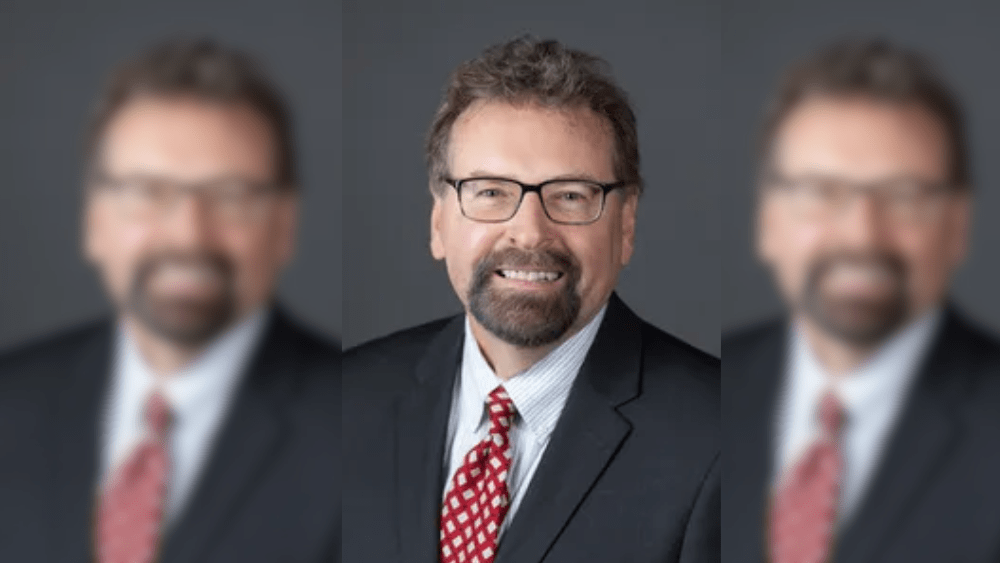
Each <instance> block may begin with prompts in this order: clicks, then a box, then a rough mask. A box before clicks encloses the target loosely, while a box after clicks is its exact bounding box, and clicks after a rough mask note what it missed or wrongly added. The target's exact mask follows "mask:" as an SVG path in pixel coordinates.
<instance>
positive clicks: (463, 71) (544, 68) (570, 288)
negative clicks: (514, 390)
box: [427, 38, 642, 347]
mask: <svg viewBox="0 0 1000 563" xmlns="http://www.w3.org/2000/svg"><path fill="white" fill-rule="evenodd" d="M427 158H428V168H429V174H430V188H431V193H432V194H433V196H434V209H433V212H432V217H431V250H432V253H433V254H434V257H435V258H438V259H443V260H445V262H446V265H447V269H448V275H449V277H450V279H451V282H452V285H453V286H454V288H455V291H456V293H457V294H458V296H459V298H460V299H461V300H462V302H463V304H464V305H465V307H466V309H467V310H468V311H469V313H470V314H471V315H472V317H473V318H474V319H475V320H476V321H477V322H478V323H479V324H481V325H482V326H483V327H484V328H486V329H487V330H489V331H490V332H491V333H493V334H494V335H496V336H497V337H499V338H500V339H502V340H504V341H506V342H508V343H510V344H513V345H516V346H520V347H538V346H545V345H547V344H551V343H553V342H556V341H558V340H559V339H560V338H561V337H563V336H564V335H566V334H568V333H570V332H573V331H575V330H578V329H579V328H580V327H581V326H582V325H583V324H585V323H586V322H587V321H588V320H589V319H591V318H592V317H593V316H594V315H595V314H596V313H597V311H599V310H600V308H601V307H602V306H603V305H604V303H605V302H606V301H607V299H608V297H609V296H610V294H611V292H612V290H613V289H614V287H615V284H616V283H617V279H618V273H619V272H620V271H621V268H622V267H623V266H624V265H625V264H626V263H627V262H628V260H629V258H630V257H631V255H632V248H633V241H634V236H635V211H636V204H637V199H638V196H639V193H640V191H641V189H642V179H641V177H640V175H639V149H638V137H637V134H636V123H635V115H634V114H633V112H632V109H631V107H630V106H629V103H628V100H627V98H626V96H625V94H624V92H622V90H621V89H619V88H618V86H616V85H615V83H614V81H613V80H612V79H611V78H610V76H609V74H608V72H607V70H606V64H605V63H604V61H602V60H601V59H599V58H597V57H594V56H592V55H589V54H586V53H583V52H581V51H576V50H573V49H569V48H567V47H565V46H563V45H561V44H559V43H558V42H556V41H538V40H535V39H532V38H518V39H514V40H512V41H509V42H507V43H504V44H502V45H498V46H495V47H491V48H489V49H487V50H486V51H485V52H484V53H483V54H482V55H481V56H479V57H478V58H476V59H473V60H471V61H468V62H465V63H463V64H462V65H461V66H459V67H458V69H457V70H456V71H455V73H454V74H453V76H452V79H451V82H450V84H449V86H448V91H447V93H446V94H445V99H444V102H443V103H442V105H441V107H440V108H439V110H438V112H437V116H436V117H435V120H434V123H433V125H432V127H431V132H430V136H429V139H428V143H427ZM554 180H556V181H555V182H553V181H554ZM519 183H520V184H521V185H519ZM522 185H526V186H528V188H527V189H524V188H523V187H522ZM539 185H541V186H540V187H538V186H539ZM532 187H536V188H537V190H535V191H532Z"/></svg>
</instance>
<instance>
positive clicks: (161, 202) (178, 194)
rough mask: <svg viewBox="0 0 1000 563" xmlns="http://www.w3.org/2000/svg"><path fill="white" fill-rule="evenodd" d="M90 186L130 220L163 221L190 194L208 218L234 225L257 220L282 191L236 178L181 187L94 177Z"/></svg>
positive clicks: (155, 180)
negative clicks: (158, 219) (199, 202)
mask: <svg viewBox="0 0 1000 563" xmlns="http://www.w3.org/2000/svg"><path fill="white" fill-rule="evenodd" d="M90 186H91V189H93V190H96V191H100V192H102V193H105V194H107V195H109V196H110V197H112V198H113V200H114V203H115V204H116V205H117V206H118V207H119V209H120V210H121V211H122V213H123V214H124V215H126V216H128V217H131V218H137V219H156V218H161V217H165V216H167V215H168V214H169V213H170V212H171V211H172V210H173V209H175V208H176V207H177V204H178V203H179V202H180V200H181V198H182V197H183V196H184V195H185V194H187V193H190V194H192V195H194V196H198V197H199V198H200V200H201V201H203V202H204V203H205V206H206V207H207V209H208V212H209V213H210V214H211V216H212V218H214V219H216V220H219V221H221V222H225V223H237V224H238V223H252V222H254V221H257V220H259V219H260V218H261V217H262V216H263V215H264V212H265V211H266V210H267V207H268V205H269V204H270V203H271V202H272V201H273V199H274V196H275V195H276V194H278V193H280V192H281V190H282V188H281V187H279V186H277V185H275V184H271V183H261V182H253V181H249V180H243V179H237V178H226V179H220V180H215V181H211V182H201V183H182V182H177V181H173V180H168V179H165V178H159V177H151V176H133V177H125V178H111V177H110V176H108V175H105V174H95V175H94V176H93V177H92V178H91V182H90Z"/></svg>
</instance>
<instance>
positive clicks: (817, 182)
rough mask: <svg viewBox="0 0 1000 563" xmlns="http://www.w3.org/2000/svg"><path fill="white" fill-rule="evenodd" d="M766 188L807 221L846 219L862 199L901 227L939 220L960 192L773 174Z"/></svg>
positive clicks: (911, 182)
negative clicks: (857, 200)
mask: <svg viewBox="0 0 1000 563" xmlns="http://www.w3.org/2000/svg"><path fill="white" fill-rule="evenodd" d="M764 186H765V189H767V190H771V191H772V192H774V193H778V194H781V195H782V196H784V197H785V198H786V199H787V201H788V202H789V203H790V204H791V206H792V208H793V210H794V211H795V212H796V213H797V214H798V215H800V216H801V217H803V218H806V219H810V220H818V221H825V220H830V219H834V218H836V217H838V216H842V215H843V213H844V212H845V211H846V210H847V209H848V207H849V206H850V204H851V203H852V202H853V201H854V199H855V198H856V197H858V196H865V197H871V198H872V200H873V201H874V202H875V203H876V204H877V205H878V206H879V208H880V209H881V210H882V211H883V212H884V213H885V215H886V217H887V218H888V219H889V220H891V221H893V222H896V223H900V224H908V225H913V224H919V223H924V222H927V221H933V220H935V219H937V218H938V217H939V216H940V215H941V213H942V212H943V210H944V207H945V206H944V204H945V202H946V201H947V199H948V198H949V197H950V196H951V195H953V194H955V193H957V192H958V189H957V188H955V187H953V186H951V185H949V184H946V183H936V182H925V181H921V180H915V179H897V180H891V181H886V182H877V183H865V184H861V183H856V182H849V181H846V180H842V179H834V178H825V177H806V178H799V179H791V178H783V177H780V176H776V175H772V176H770V177H769V178H768V179H767V180H766V181H765V183H764Z"/></svg>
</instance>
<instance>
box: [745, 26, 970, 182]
mask: <svg viewBox="0 0 1000 563" xmlns="http://www.w3.org/2000/svg"><path fill="white" fill-rule="evenodd" d="M813 95H830V96H860V97H864V98H870V99H872V100H876V101H880V102H889V103H895V104H909V103H914V104H917V105H918V106H920V107H922V108H924V109H925V110H926V111H928V112H929V113H930V114H931V115H933V116H934V117H935V118H937V119H938V120H939V121H940V123H941V125H943V126H944V129H945V137H946V142H947V144H948V151H949V162H950V168H949V170H948V174H949V178H948V180H949V182H950V183H951V184H952V185H953V186H954V187H957V188H960V189H961V188H968V187H969V185H970V183H971V180H972V177H971V174H970V171H969V162H968V158H969V157H968V149H967V146H966V139H965V120H964V117H963V114H962V108H961V105H960V104H959V101H958V99H957V98H956V96H955V95H954V94H953V93H952V91H951V90H950V89H949V88H948V86H947V85H946V84H945V82H944V80H943V78H942V77H941V76H940V75H939V74H938V72H937V70H936V69H935V68H934V66H933V65H932V64H931V63H930V61H929V60H928V59H927V58H926V57H924V56H923V55H922V54H920V53H918V52H916V51H913V50H909V49H906V48H903V47H901V46H898V45H895V44H893V43H891V42H889V41H886V40H884V39H873V38H865V39H858V38H852V39H845V40H841V41H839V42H836V43H834V44H832V45H830V46H828V47H826V48H825V49H822V50H820V51H819V52H817V53H815V54H814V55H813V56H811V57H809V58H807V59H804V60H802V61H799V62H798V63H797V64H795V65H793V66H792V67H790V68H789V69H788V70H787V71H786V72H785V74H784V75H783V76H782V78H781V81H780V83H779V85H778V89H777V91H776V92H775V93H774V96H773V98H772V99H771V103H770V105H769V106H768V108H767V111H766V114H765V120H764V126H763V129H762V130H761V134H760V138H759V145H758V155H759V158H760V162H761V164H762V166H763V167H764V168H766V167H767V166H768V164H769V162H768V161H769V159H771V158H772V157H773V155H772V152H773V149H774V142H775V137H776V136H777V132H778V129H779V128H780V127H781V124H782V122H783V121H784V120H785V119H786V118H787V117H788V115H789V114H791V112H792V111H793V110H794V109H795V108H796V107H797V106H798V105H799V104H800V103H801V102H803V101H804V100H805V99H806V98H808V97H810V96H813Z"/></svg>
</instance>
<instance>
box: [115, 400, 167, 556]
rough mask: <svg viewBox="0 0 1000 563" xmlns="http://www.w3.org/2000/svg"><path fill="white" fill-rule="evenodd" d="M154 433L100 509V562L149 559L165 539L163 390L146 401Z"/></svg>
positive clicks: (128, 462)
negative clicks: (163, 526)
mask: <svg viewBox="0 0 1000 563" xmlns="http://www.w3.org/2000/svg"><path fill="white" fill-rule="evenodd" d="M145 422H146V426H147V429H148V430H149V436H148V437H147V438H146V439H145V440H143V441H142V442H140V443H139V444H138V445H137V446H136V447H135V449H134V450H133V451H132V454H131V456H130V457H129V458H128V459H127V460H126V461H125V463H123V464H122V465H121V466H120V467H119V468H118V470H117V471H116V472H115V473H114V474H113V476H112V478H111V481H109V482H108V484H107V486H106V487H105V489H104V494H103V495H102V496H101V501H100V506H99V508H98V514H97V561H98V562H99V563H150V562H152V561H154V560H155V558H156V555H157V550H158V548H159V543H160V532H161V529H160V526H161V523H162V521H163V504H164V500H165V497H166V490H167V482H168V479H169V474H170V458H169V456H168V453H167V438H168V431H169V427H170V406H169V405H168V404H167V402H166V400H165V399H164V398H163V396H162V395H160V393H158V392H154V393H153V394H152V395H151V396H150V397H149V400H148V401H147V402H146V409H145Z"/></svg>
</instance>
